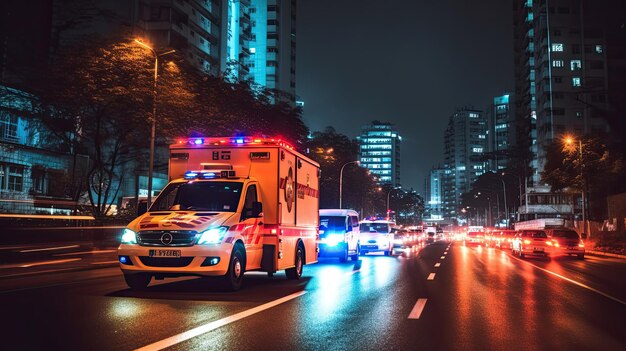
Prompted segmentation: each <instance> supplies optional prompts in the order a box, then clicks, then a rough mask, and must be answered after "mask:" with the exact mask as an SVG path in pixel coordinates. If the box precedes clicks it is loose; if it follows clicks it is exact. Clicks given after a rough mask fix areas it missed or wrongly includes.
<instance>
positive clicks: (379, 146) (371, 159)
mask: <svg viewBox="0 0 626 351" xmlns="http://www.w3.org/2000/svg"><path fill="white" fill-rule="evenodd" d="M357 141H358V143H359V161H360V162H361V167H363V168H365V169H367V170H369V171H370V172H371V173H372V174H373V175H374V176H376V177H377V178H378V182H379V184H391V185H392V186H400V143H401V142H402V137H401V136H400V134H399V133H398V132H397V131H396V130H395V128H394V125H393V124H391V123H387V122H380V121H373V122H372V124H368V125H364V126H362V127H361V135H359V136H357Z"/></svg>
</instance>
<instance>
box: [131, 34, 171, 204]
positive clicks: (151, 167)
mask: <svg viewBox="0 0 626 351" xmlns="http://www.w3.org/2000/svg"><path fill="white" fill-rule="evenodd" d="M135 43H137V44H139V45H141V46H142V47H144V48H146V49H148V50H150V52H151V53H152V55H153V56H154V87H153V92H152V94H153V95H152V127H151V130H150V161H149V165H148V208H150V205H151V204H152V173H153V172H154V139H155V136H156V113H157V81H158V79H159V57H161V56H165V55H168V54H171V53H173V52H175V51H176V50H170V51H166V52H163V53H160V54H158V53H157V52H156V51H155V50H154V49H153V48H152V47H151V46H148V45H147V44H146V43H144V42H143V41H141V40H139V39H135Z"/></svg>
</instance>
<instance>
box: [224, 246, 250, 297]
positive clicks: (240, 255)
mask: <svg viewBox="0 0 626 351" xmlns="http://www.w3.org/2000/svg"><path fill="white" fill-rule="evenodd" d="M244 257H245V254H244V252H243V249H242V248H241V245H235V248H234V249H233V253H232V254H231V255H230V264H229V265H228V271H226V274H225V275H224V277H223V279H224V283H225V285H226V288H228V289H229V290H231V291H237V290H239V289H241V285H242V283H243V273H244V271H245V261H244V260H245V258H244Z"/></svg>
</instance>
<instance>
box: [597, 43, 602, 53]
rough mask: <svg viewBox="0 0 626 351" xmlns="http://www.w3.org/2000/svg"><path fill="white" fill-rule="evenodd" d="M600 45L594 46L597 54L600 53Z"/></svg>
mask: <svg viewBox="0 0 626 351" xmlns="http://www.w3.org/2000/svg"><path fill="white" fill-rule="evenodd" d="M602 51H603V50H602V45H596V53H597V54H601V53H602Z"/></svg>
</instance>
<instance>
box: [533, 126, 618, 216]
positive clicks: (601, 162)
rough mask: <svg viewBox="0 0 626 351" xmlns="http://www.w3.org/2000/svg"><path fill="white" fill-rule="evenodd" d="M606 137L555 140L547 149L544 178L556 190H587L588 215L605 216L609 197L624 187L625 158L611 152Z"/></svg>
mask: <svg viewBox="0 0 626 351" xmlns="http://www.w3.org/2000/svg"><path fill="white" fill-rule="evenodd" d="M605 140H606V138H602V137H587V138H583V139H582V140H581V143H580V144H579V143H578V141H573V142H571V143H567V142H564V141H562V140H555V141H554V142H553V143H552V144H550V145H549V146H548V147H547V148H546V166H545V169H544V171H543V173H542V174H541V176H542V180H543V181H544V182H546V183H548V184H549V185H550V186H551V188H552V190H553V191H572V190H574V189H576V191H577V192H581V191H583V190H584V191H586V193H587V195H588V205H587V206H588V208H589V218H596V219H603V218H604V217H605V213H606V200H605V199H606V197H607V196H608V195H611V194H615V193H618V192H620V191H622V190H623V189H624V184H623V172H624V163H623V157H622V155H620V154H619V153H618V152H615V151H611V150H610V149H609V147H608V145H607V143H606V142H605ZM581 145H582V154H581V152H580V151H581V150H580V146H581Z"/></svg>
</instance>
